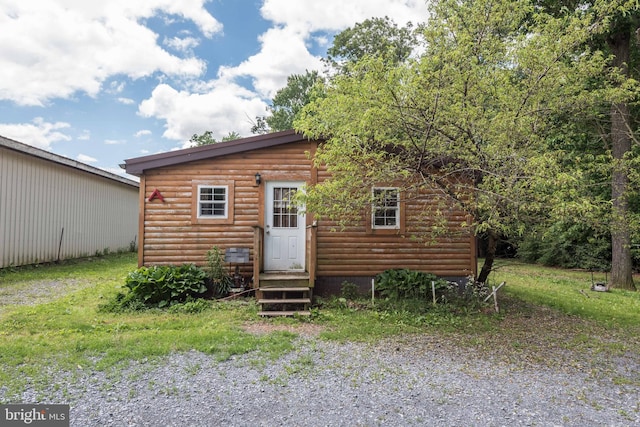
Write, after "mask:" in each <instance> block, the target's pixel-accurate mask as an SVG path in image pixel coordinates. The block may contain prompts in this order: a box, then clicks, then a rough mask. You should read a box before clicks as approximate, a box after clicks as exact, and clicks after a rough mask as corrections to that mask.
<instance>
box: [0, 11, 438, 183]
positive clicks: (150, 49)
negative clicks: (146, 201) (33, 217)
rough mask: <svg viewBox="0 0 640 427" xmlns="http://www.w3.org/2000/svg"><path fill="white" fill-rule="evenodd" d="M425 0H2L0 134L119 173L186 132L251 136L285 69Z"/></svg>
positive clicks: (177, 143)
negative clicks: (357, 28) (351, 30)
mask: <svg viewBox="0 0 640 427" xmlns="http://www.w3.org/2000/svg"><path fill="white" fill-rule="evenodd" d="M383 16H389V17H390V18H392V19H393V20H394V21H395V22H396V23H398V24H400V25H403V24H404V23H406V22H407V21H412V22H420V21H424V20H425V18H426V16H427V7H426V5H425V1H424V0H322V1H319V0H179V1H176V0H101V1H99V2H97V1H95V2H94V1H87V0H20V1H17V0H0V135H2V136H4V137H7V138H11V139H14V140H17V141H20V142H23V143H25V144H29V145H33V146H36V147H39V148H42V149H45V150H48V151H51V152H53V153H56V154H60V155H62V156H66V157H69V158H72V159H75V160H79V161H81V162H84V163H87V164H90V165H93V166H96V167H99V168H102V169H105V170H108V171H110V172H114V173H118V174H121V175H122V174H123V173H124V172H123V171H122V170H121V169H120V168H119V167H118V164H120V163H122V162H123V160H124V159H128V158H132V157H138V156H143V155H148V154H154V153H158V152H163V151H169V150H174V149H178V148H183V147H186V146H187V142H188V140H189V138H190V137H191V135H193V134H194V133H198V134H200V133H202V132H204V131H206V130H211V131H213V132H214V135H215V136H216V137H217V138H218V139H221V138H222V137H223V136H225V135H227V134H228V133H229V132H232V131H235V132H238V133H239V134H240V135H242V136H251V132H250V128H251V120H252V119H254V118H255V116H257V115H264V113H265V109H266V107H267V105H268V104H269V102H270V100H271V99H272V98H273V96H274V94H275V93H276V91H277V90H278V89H280V88H282V87H283V86H284V85H285V84H286V79H287V76H289V75H291V74H302V73H304V72H305V71H306V70H314V69H318V70H320V69H321V68H322V66H321V62H320V58H321V57H322V56H324V54H325V52H326V49H327V48H328V47H329V46H330V45H331V42H332V40H333V36H334V35H335V34H336V33H338V32H340V31H342V30H344V29H345V28H347V27H350V26H353V25H354V24H355V23H357V22H361V21H363V20H365V19H367V18H371V17H383Z"/></svg>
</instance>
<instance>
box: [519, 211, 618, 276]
mask: <svg viewBox="0 0 640 427" xmlns="http://www.w3.org/2000/svg"><path fill="white" fill-rule="evenodd" d="M518 258H520V259H522V260H523V261H526V262H529V263H540V264H543V265H547V266H555V267H565V268H583V269H589V270H596V271H609V269H610V268H611V235H610V234H609V233H608V232H604V233H598V232H597V231H596V230H594V229H593V228H592V227H589V225H588V224H584V223H574V222H568V221H567V222H558V223H555V224H553V225H551V227H549V228H547V229H545V230H544V232H541V233H534V234H530V235H527V236H526V237H524V238H523V240H522V241H521V242H520V243H519V244H518Z"/></svg>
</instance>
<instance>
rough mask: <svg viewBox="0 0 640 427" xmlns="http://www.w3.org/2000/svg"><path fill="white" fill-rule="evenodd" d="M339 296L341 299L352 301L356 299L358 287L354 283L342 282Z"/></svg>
mask: <svg viewBox="0 0 640 427" xmlns="http://www.w3.org/2000/svg"><path fill="white" fill-rule="evenodd" d="M340 295H341V296H342V298H345V299H350V300H354V299H356V298H358V296H359V292H358V285H356V284H355V283H351V282H347V281H346V280H345V281H344V282H342V288H341V289H340Z"/></svg>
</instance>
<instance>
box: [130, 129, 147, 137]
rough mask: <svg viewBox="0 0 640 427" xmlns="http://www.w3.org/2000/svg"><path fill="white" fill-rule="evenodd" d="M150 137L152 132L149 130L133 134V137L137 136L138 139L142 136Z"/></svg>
mask: <svg viewBox="0 0 640 427" xmlns="http://www.w3.org/2000/svg"><path fill="white" fill-rule="evenodd" d="M148 135H151V131H150V130H149V129H142V130H139V131H138V132H136V133H134V134H133V136H135V137H136V138H140V137H141V136H148Z"/></svg>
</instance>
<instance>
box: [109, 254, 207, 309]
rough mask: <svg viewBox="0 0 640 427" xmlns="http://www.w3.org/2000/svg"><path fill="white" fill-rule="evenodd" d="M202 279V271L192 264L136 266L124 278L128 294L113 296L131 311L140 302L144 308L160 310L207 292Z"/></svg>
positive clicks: (204, 276) (138, 305)
mask: <svg viewBox="0 0 640 427" xmlns="http://www.w3.org/2000/svg"><path fill="white" fill-rule="evenodd" d="M205 278H206V273H205V272H204V270H202V269H201V268H199V267H197V266H195V265H193V264H183V265H181V266H172V265H155V266H151V267H140V268H138V269H136V270H134V271H132V272H131V273H129V275H127V278H126V279H125V287H126V288H128V289H129V293H128V294H126V295H124V296H121V297H117V298H118V299H119V301H118V303H119V305H120V306H122V307H123V308H126V309H131V308H134V307H140V303H141V304H142V305H143V306H145V307H158V308H162V307H166V306H170V305H171V304H174V303H179V302H184V301H186V300H187V299H188V298H190V297H197V296H202V295H203V294H204V293H205V292H206V291H207V287H206V286H205V283H204V281H205Z"/></svg>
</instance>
